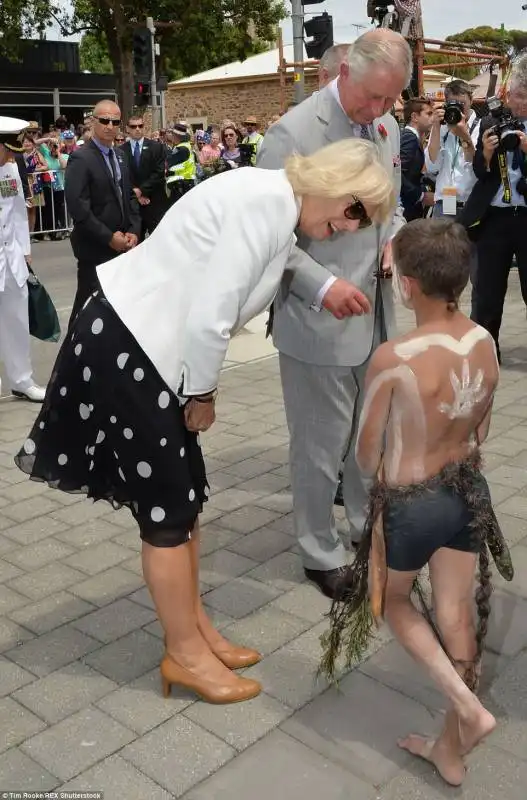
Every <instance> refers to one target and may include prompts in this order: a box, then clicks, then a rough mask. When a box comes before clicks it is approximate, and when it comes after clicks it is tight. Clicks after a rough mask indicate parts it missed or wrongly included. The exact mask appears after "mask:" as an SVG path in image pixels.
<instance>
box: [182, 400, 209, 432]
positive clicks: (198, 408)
mask: <svg viewBox="0 0 527 800" xmlns="http://www.w3.org/2000/svg"><path fill="white" fill-rule="evenodd" d="M184 415H185V425H186V426H187V429H188V430H189V431H192V432H193V433H200V432H203V431H208V429H209V428H210V426H211V425H212V424H213V422H214V421H215V419H216V407H215V403H214V400H209V401H207V402H204V401H199V400H193V399H190V400H189V401H188V403H187V404H186V406H185V410H184Z"/></svg>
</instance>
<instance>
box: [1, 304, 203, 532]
mask: <svg viewBox="0 0 527 800" xmlns="http://www.w3.org/2000/svg"><path fill="white" fill-rule="evenodd" d="M162 334H163V332H162V331H160V335H162ZM15 461H16V464H17V465H18V467H20V469H21V470H23V471H24V472H26V473H27V474H28V475H29V476H30V477H31V478H32V479H33V480H40V481H46V482H47V483H48V484H49V485H50V486H52V487H55V488H57V489H62V490H63V491H65V492H82V493H85V494H86V495H87V496H88V497H91V498H93V499H94V500H108V501H109V502H110V503H112V505H113V506H114V508H120V507H121V506H127V507H128V508H129V509H130V510H131V512H132V514H133V516H134V517H135V519H136V520H137V522H138V524H139V528H140V532H141V538H143V539H144V540H145V541H147V542H149V543H150V544H152V545H154V546H157V547H174V546H176V545H179V544H182V543H184V542H186V541H188V539H189V538H190V531H191V530H192V527H193V526H194V523H195V521H196V518H197V515H198V513H199V512H200V511H201V509H202V505H203V503H204V502H205V501H206V499H207V496H208V493H209V487H208V483H207V477H206V473H205V464H204V461H203V455H202V452H201V448H200V446H199V440H198V437H197V435H196V434H195V433H191V432H190V431H188V430H187V429H186V427H185V425H184V417H183V409H182V407H181V406H180V404H179V402H178V399H177V397H176V395H175V394H174V393H173V392H172V391H171V390H170V389H169V388H168V386H167V385H166V383H165V382H164V381H163V379H162V378H161V376H160V375H159V373H158V372H157V370H156V368H155V367H154V365H153V364H152V362H151V361H150V359H149V358H148V357H147V356H146V354H145V353H144V351H143V350H142V349H141V348H140V347H139V345H138V344H137V342H136V340H135V339H134V337H133V336H132V334H131V333H130V331H129V330H128V329H127V328H126V326H125V325H124V324H123V322H122V321H121V320H120V318H119V317H118V316H117V314H116V313H115V311H114V310H113V308H112V307H111V305H110V304H109V303H108V301H107V300H106V298H105V297H104V295H103V294H102V293H101V292H98V293H96V294H95V295H94V296H92V297H91V298H90V300H89V301H88V303H87V305H86V306H85V307H84V309H83V310H82V311H81V312H80V314H79V316H78V317H77V320H76V322H75V325H74V327H73V330H71V331H70V332H69V333H68V335H67V337H66V339H65V341H64V343H63V345H62V347H61V350H60V353H59V356H58V358H57V361H56V364H55V367H54V370H53V374H52V376H51V380H50V383H49V385H48V389H47V393H46V399H45V401H44V403H43V406H42V410H41V412H40V414H39V416H38V418H37V420H36V422H35V424H34V426H33V429H32V430H31V432H30V434H29V436H28V438H27V440H26V441H25V443H24V445H23V447H22V449H21V450H20V452H19V453H18V454H17V456H16V457H15Z"/></svg>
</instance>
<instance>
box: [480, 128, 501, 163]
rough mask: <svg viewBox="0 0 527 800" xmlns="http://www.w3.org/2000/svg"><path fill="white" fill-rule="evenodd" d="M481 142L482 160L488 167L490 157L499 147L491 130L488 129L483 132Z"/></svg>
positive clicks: (496, 138) (497, 140)
mask: <svg viewBox="0 0 527 800" xmlns="http://www.w3.org/2000/svg"><path fill="white" fill-rule="evenodd" d="M482 142H483V158H484V159H485V161H486V162H487V164H488V165H490V162H491V161H492V156H493V155H494V152H495V150H496V148H497V147H498V145H499V139H498V137H497V136H496V134H495V133H494V129H493V128H489V130H488V131H485V133H484V134H483V136H482Z"/></svg>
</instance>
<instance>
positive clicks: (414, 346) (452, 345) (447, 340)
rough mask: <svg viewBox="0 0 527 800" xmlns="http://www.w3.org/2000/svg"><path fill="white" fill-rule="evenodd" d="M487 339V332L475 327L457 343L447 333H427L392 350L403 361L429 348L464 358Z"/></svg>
mask: <svg viewBox="0 0 527 800" xmlns="http://www.w3.org/2000/svg"><path fill="white" fill-rule="evenodd" d="M489 338H490V334H489V333H488V331H486V330H485V328H482V327H481V326H479V325H477V326H476V327H475V328H472V330H470V331H469V332H468V333H466V334H465V335H464V336H463V337H462V338H461V339H460V340H459V341H458V340H457V339H454V337H453V336H450V335H449V334H447V333H429V334H428V335H427V336H416V337H415V339H408V340H407V341H405V342H399V343H398V344H396V345H395V347H394V348H393V350H394V353H395V355H397V356H399V358H402V359H403V361H410V359H411V358H415V356H418V355H421V353H426V351H427V350H429V349H430V348H431V347H444V348H445V350H450V351H451V352H452V353H456V354H457V355H458V356H464V357H466V356H468V354H469V353H470V351H471V350H472V349H473V348H474V347H475V346H476V345H477V343H478V342H481V341H482V340H483V339H489Z"/></svg>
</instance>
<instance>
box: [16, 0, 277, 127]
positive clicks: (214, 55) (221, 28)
mask: <svg viewBox="0 0 527 800" xmlns="http://www.w3.org/2000/svg"><path fill="white" fill-rule="evenodd" d="M147 16H151V17H153V19H154V20H157V21H160V22H165V23H167V22H168V23H171V26H170V27H161V28H159V36H158V39H159V41H160V44H161V53H162V58H163V55H164V54H165V57H166V59H167V62H166V63H167V68H168V69H169V70H170V73H171V75H188V74H189V73H191V72H195V71H198V70H199V69H207V68H208V67H210V66H215V65H217V64H221V63H224V62H225V61H231V60H233V59H235V58H244V57H247V55H251V54H252V53H254V52H259V51H260V50H261V49H262V47H263V45H262V42H267V41H271V40H273V39H274V38H275V32H276V26H277V25H278V23H279V22H280V20H281V19H283V18H284V17H285V16H286V12H285V8H284V5H283V0H190V1H189V0H73V10H72V11H70V12H68V11H66V10H64V7H63V4H62V2H61V0H0V31H1V32H2V36H0V54H3V55H7V56H9V57H10V58H16V57H17V56H18V55H19V54H20V52H21V50H22V48H23V46H24V42H23V39H24V38H26V39H27V38H30V37H35V36H44V35H45V32H46V29H47V27H48V26H49V24H50V23H51V22H56V23H58V25H59V27H60V30H61V32H62V34H63V35H68V34H71V33H74V32H81V31H82V32H85V38H86V36H88V39H87V42H86V43H85V44H84V45H83V48H82V49H83V54H82V57H83V68H84V69H91V67H90V66H89V64H92V66H94V67H96V68H97V69H99V68H101V67H103V68H107V64H106V65H105V61H106V57H108V58H109V60H110V62H111V65H112V70H111V71H113V73H114V74H115V77H116V82H117V90H118V95H119V100H120V104H121V110H122V112H123V115H124V116H127V115H128V114H130V113H131V111H132V104H133V95H134V86H133V63H132V33H133V29H134V28H136V27H138V26H144V25H145V18H146V17H147Z"/></svg>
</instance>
